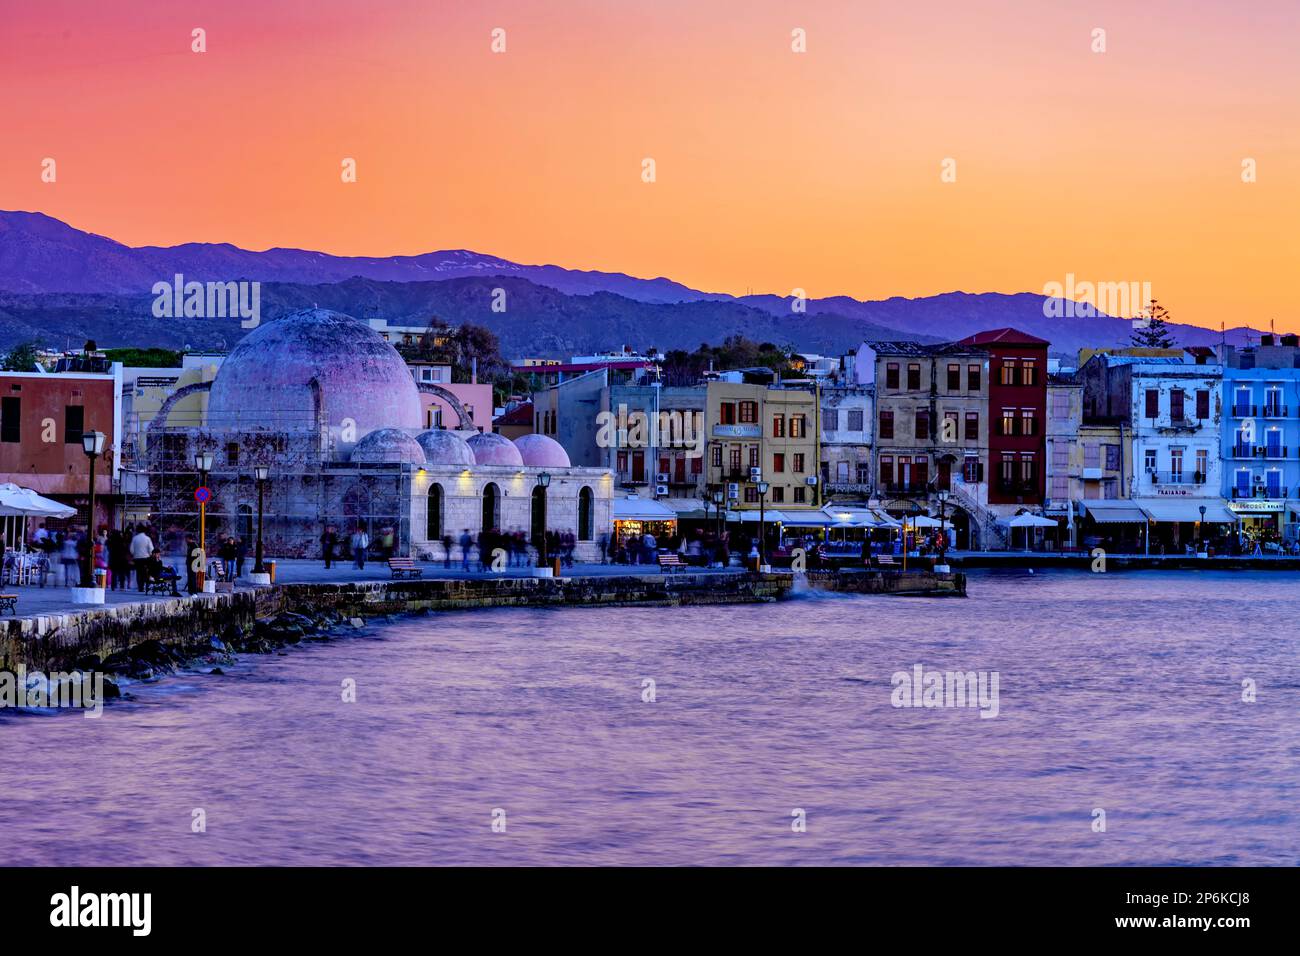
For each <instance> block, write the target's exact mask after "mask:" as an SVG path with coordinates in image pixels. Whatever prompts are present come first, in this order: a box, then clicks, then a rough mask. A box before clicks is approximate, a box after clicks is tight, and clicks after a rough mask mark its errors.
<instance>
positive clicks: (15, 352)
mask: <svg viewBox="0 0 1300 956" xmlns="http://www.w3.org/2000/svg"><path fill="white" fill-rule="evenodd" d="M38 348H39V343H37V342H23V343H21V344H19V345H15V346H14V347H13V348H11V349H10V350H9V351H8V353H7V354H6V355H5V357H4V359H3V360H2V361H0V366H3V367H4V370H5V371H6V372H31V371H33V370H34V369H35V368H36V352H37V349H38Z"/></svg>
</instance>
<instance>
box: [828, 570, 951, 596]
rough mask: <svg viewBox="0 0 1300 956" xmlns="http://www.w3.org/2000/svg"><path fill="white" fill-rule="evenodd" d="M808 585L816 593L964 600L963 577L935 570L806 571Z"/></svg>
mask: <svg viewBox="0 0 1300 956" xmlns="http://www.w3.org/2000/svg"><path fill="white" fill-rule="evenodd" d="M808 585H809V586H810V587H813V588H816V589H817V590H819V591H844V592H848V593H852V594H890V595H895V596H898V597H965V596H966V575H964V574H962V573H961V572H959V571H958V572H948V573H946V574H944V573H939V572H935V571H901V570H900V571H893V570H883V571H877V570H871V569H868V568H841V569H839V570H837V571H809V572H808Z"/></svg>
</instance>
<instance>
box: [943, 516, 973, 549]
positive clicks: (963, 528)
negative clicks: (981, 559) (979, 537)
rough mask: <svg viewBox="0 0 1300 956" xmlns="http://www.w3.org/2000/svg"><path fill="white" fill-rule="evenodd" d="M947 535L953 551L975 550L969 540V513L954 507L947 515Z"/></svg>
mask: <svg viewBox="0 0 1300 956" xmlns="http://www.w3.org/2000/svg"><path fill="white" fill-rule="evenodd" d="M948 524H949V528H948V537H949V540H950V541H951V542H952V543H951V544H950V545H949V547H951V548H952V549H953V550H955V551H974V550H976V549H975V547H974V545H973V544H972V542H971V521H970V515H968V514H967V513H966V512H965V511H962V510H961V509H960V508H954V509H953V511H952V513H951V514H949V515H948Z"/></svg>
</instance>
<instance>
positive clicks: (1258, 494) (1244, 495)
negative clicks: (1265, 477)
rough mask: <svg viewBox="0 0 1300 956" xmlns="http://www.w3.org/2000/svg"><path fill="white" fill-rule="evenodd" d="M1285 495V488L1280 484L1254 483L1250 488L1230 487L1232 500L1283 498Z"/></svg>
mask: <svg viewBox="0 0 1300 956" xmlns="http://www.w3.org/2000/svg"><path fill="white" fill-rule="evenodd" d="M1286 496H1287V489H1286V488H1284V487H1282V486H1280V485H1275V486H1273V487H1269V486H1268V485H1254V486H1253V487H1250V488H1233V489H1232V500H1233V501H1242V500H1245V499H1250V498H1285V497H1286Z"/></svg>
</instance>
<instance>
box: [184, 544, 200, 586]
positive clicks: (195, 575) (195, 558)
mask: <svg viewBox="0 0 1300 956" xmlns="http://www.w3.org/2000/svg"><path fill="white" fill-rule="evenodd" d="M201 566H202V555H201V554H200V553H199V542H198V539H197V538H195V537H194V535H192V534H187V535H186V536H185V590H186V591H188V592H189V593H190V594H198V593H199V568H200V567H201Z"/></svg>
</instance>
